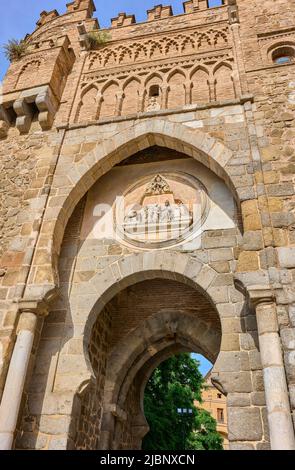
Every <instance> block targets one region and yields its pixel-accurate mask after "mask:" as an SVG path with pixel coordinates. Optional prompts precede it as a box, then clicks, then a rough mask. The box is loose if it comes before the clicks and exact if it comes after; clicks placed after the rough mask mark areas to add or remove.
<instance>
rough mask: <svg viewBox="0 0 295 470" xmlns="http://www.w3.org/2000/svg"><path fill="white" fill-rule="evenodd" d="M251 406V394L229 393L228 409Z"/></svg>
mask: <svg viewBox="0 0 295 470" xmlns="http://www.w3.org/2000/svg"><path fill="white" fill-rule="evenodd" d="M250 405H251V400H250V394H249V393H229V394H228V395H227V406H228V407H244V406H250Z"/></svg>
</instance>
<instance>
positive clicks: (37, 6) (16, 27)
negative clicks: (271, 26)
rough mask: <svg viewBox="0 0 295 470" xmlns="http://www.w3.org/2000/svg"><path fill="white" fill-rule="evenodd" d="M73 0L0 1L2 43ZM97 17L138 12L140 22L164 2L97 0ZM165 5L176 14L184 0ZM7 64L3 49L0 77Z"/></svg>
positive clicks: (105, 20) (107, 19) (103, 19)
mask: <svg viewBox="0 0 295 470" xmlns="http://www.w3.org/2000/svg"><path fill="white" fill-rule="evenodd" d="M69 1H70V0H10V1H9V2H8V3H6V1H5V0H1V1H0V19H1V27H0V45H3V44H4V43H6V42H7V41H8V40H9V39H11V38H16V39H22V38H23V37H24V36H25V35H26V34H27V33H31V32H32V31H33V30H34V29H35V24H36V21H37V20H38V19H39V14H40V12H41V11H43V10H47V11H50V10H54V9H56V10H58V12H59V13H63V12H64V11H65V8H66V7H65V5H66V3H68V2H69ZM94 1H95V4H96V10H97V11H96V16H97V17H98V19H99V22H100V26H101V27H102V28H103V27H108V26H109V24H110V18H112V17H114V16H117V13H118V12H122V11H125V12H126V13H129V14H131V13H132V14H135V15H136V19H137V21H138V22H139V21H145V19H146V10H147V9H149V8H152V7H153V6H154V5H158V4H159V3H161V2H160V1H159V0H107V1H105V0H94ZM161 1H162V3H163V5H172V7H173V12H174V14H175V15H177V14H180V13H183V7H182V0H167V2H165V1H164V0H161ZM210 2H212V6H214V5H218V4H219V3H220V0H210ZM7 67H8V63H7V61H6V59H5V57H4V55H3V52H2V50H1V51H0V80H1V79H2V78H3V76H4V75H5V72H6V69H7Z"/></svg>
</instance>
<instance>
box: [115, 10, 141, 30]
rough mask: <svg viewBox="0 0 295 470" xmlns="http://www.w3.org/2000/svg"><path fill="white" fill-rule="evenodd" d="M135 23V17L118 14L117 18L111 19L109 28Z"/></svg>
mask: <svg viewBox="0 0 295 470" xmlns="http://www.w3.org/2000/svg"><path fill="white" fill-rule="evenodd" d="M134 23H136V19H135V15H126V13H125V12H124V13H119V14H118V16H116V17H115V18H112V19H111V27H112V28H119V27H120V26H130V25H131V24H134Z"/></svg>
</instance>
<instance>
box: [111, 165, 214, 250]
mask: <svg viewBox="0 0 295 470" xmlns="http://www.w3.org/2000/svg"><path fill="white" fill-rule="evenodd" d="M208 204H209V203H208V198H207V193H206V190H205V189H204V187H203V186H202V184H201V183H200V182H199V181H198V180H196V179H195V178H192V177H191V176H189V175H186V174H181V173H175V174H172V173H167V174H162V175H160V174H156V175H154V176H152V177H151V176H149V177H145V178H144V179H143V180H142V181H140V182H139V183H137V184H136V185H135V186H132V187H131V188H129V190H128V191H127V192H126V194H124V195H123V197H122V198H121V199H120V201H119V203H118V204H117V205H116V207H115V212H114V218H115V230H116V234H117V236H118V237H119V239H121V240H122V241H123V242H127V243H128V244H132V245H136V246H138V247H140V248H147V249H150V248H153V247H154V248H161V247H163V248H164V247H165V246H171V245H174V244H178V243H181V242H183V241H184V240H185V239H187V238H191V237H193V236H194V235H195V234H196V233H197V232H198V230H199V229H200V227H201V225H202V223H203V222H204V220H205V219H206V217H207V213H208V208H209V206H208Z"/></svg>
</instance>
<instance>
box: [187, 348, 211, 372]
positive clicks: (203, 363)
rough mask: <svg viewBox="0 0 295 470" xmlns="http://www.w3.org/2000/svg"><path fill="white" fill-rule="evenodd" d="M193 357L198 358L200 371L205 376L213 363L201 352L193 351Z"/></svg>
mask: <svg viewBox="0 0 295 470" xmlns="http://www.w3.org/2000/svg"><path fill="white" fill-rule="evenodd" d="M192 357H193V358H194V359H197V361H199V362H200V367H199V369H200V372H201V374H202V375H203V376H205V375H206V374H207V372H209V370H210V369H211V368H212V366H213V364H211V362H210V361H208V360H207V359H206V358H205V357H204V356H202V355H201V354H196V353H192Z"/></svg>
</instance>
